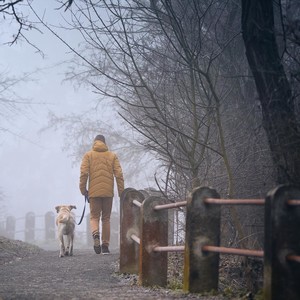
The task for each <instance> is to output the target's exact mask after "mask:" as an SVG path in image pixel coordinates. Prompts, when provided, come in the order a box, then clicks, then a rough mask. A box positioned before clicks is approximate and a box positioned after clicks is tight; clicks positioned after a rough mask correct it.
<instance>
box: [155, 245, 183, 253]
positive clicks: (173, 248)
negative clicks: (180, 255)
mask: <svg viewBox="0 0 300 300" xmlns="http://www.w3.org/2000/svg"><path fill="white" fill-rule="evenodd" d="M184 248H185V247H184V246H164V247H162V246H156V247H154V248H153V251H154V252H184Z"/></svg>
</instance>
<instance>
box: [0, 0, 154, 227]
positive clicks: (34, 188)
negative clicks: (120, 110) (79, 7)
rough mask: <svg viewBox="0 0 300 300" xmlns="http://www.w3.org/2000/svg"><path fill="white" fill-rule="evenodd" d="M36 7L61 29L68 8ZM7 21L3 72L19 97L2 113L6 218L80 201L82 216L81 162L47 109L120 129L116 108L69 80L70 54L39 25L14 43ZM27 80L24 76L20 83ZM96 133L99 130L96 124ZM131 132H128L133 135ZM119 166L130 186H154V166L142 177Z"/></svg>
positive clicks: (0, 180)
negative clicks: (53, 125)
mask: <svg viewBox="0 0 300 300" xmlns="http://www.w3.org/2000/svg"><path fill="white" fill-rule="evenodd" d="M33 5H34V9H35V10H36V12H37V13H38V14H39V15H40V16H44V18H45V19H46V20H47V22H48V23H49V24H50V23H51V24H52V25H57V26H58V25H59V24H60V22H62V21H63V18H64V17H66V13H64V12H63V10H57V8H58V7H59V6H58V3H56V1H43V2H41V1H37V2H36V3H33ZM24 11H25V14H26V13H27V14H28V15H29V16H30V17H29V18H30V19H31V20H36V18H35V17H34V15H33V13H32V12H30V10H28V8H26V7H25V6H24ZM36 21H37V20H36ZM3 24H4V25H3V26H1V34H0V41H1V42H0V56H1V58H2V59H1V70H5V71H4V72H5V75H7V76H9V77H12V78H15V81H16V82H15V83H14V84H13V87H12V90H13V93H14V94H15V95H16V97H17V98H22V100H20V104H19V105H18V107H17V108H16V109H14V108H11V109H10V108H9V109H8V111H7V112H5V114H6V117H5V118H3V119H2V123H1V128H2V134H1V138H0V157H1V172H0V189H1V191H2V193H3V194H2V198H3V203H2V208H1V210H2V214H1V219H2V220H1V221H2V222H3V221H4V220H5V218H6V217H7V216H10V215H13V216H15V217H16V218H20V217H24V216H25V214H26V213H27V212H34V213H35V214H36V215H43V214H45V213H46V212H48V211H53V212H54V211H55V210H54V207H55V206H56V205H59V204H74V205H76V206H77V210H76V215H77V216H81V213H82V209H83V205H84V197H83V196H82V195H81V194H80V191H79V171H80V170H79V168H80V161H78V159H76V157H74V155H72V153H71V151H70V150H69V149H66V147H65V142H66V141H65V140H66V135H65V132H64V129H59V128H58V129H56V130H55V129H54V128H49V113H50V112H51V113H52V114H55V115H59V116H64V115H70V114H74V115H80V116H83V117H84V115H86V116H87V118H91V119H98V120H101V122H102V124H106V125H107V127H108V129H114V128H116V129H117V128H118V127H120V126H122V125H121V120H119V119H118V118H119V117H118V115H117V114H116V110H115V108H114V107H113V106H109V105H105V107H104V106H102V107H101V106H99V105H98V106H97V95H95V94H94V93H93V91H92V90H91V89H89V88H88V87H87V86H79V85H77V84H74V83H72V82H70V81H68V80H65V72H66V70H67V63H66V61H67V60H68V59H70V58H71V57H72V56H73V54H72V53H70V51H69V49H68V48H67V47H66V46H65V45H64V44H63V43H62V42H61V41H60V40H59V39H58V38H57V37H55V36H54V35H53V34H52V33H50V32H49V31H48V30H47V29H46V28H43V27H42V26H39V25H37V27H38V28H39V30H40V31H37V30H30V31H28V32H25V35H26V38H27V39H28V40H29V41H30V44H29V43H28V42H26V41H24V40H20V41H17V43H15V44H14V45H10V44H9V42H10V41H11V39H12V36H13V35H14V34H15V33H16V32H17V30H18V27H17V25H16V24H14V23H11V24H8V23H3ZM57 31H58V32H60V33H61V35H62V37H63V38H64V39H66V41H67V42H68V43H70V44H71V45H75V46H76V45H77V44H78V43H79V42H80V41H81V37H80V36H79V35H78V34H76V33H67V34H66V32H64V33H62V31H60V30H59V29H57ZM37 49H38V50H40V51H37ZM24 77H25V78H26V79H25V80H21V78H24ZM19 79H20V80H19ZM15 95H14V96H15ZM94 130H96V131H97V128H94ZM98 133H99V134H100V133H102V132H98ZM127 134H128V136H129V135H130V132H127ZM106 139H107V144H108V146H109V149H110V150H112V151H115V152H116V153H117V154H118V155H119V157H120V154H121V153H118V152H120V149H119V150H118V149H115V148H114V145H113V144H111V142H110V138H109V136H107V137H106ZM68 142H71V143H72V141H68ZM74 143H76V141H75V140H74ZM91 145H92V139H90V146H91ZM74 146H75V145H74ZM86 150H88V148H87V149H86ZM121 156H122V155H121ZM120 160H121V159H120ZM121 164H122V167H123V172H124V177H125V187H129V186H134V187H135V188H145V187H148V186H151V172H153V170H149V171H150V172H149V173H147V170H144V171H143V175H144V177H142V178H141V176H138V177H136V178H128V176H127V170H126V166H125V164H123V163H122V160H121ZM118 205H119V199H118V195H117V193H115V201H114V210H115V211H118ZM87 212H88V209H87ZM80 226H85V224H83V225H80Z"/></svg>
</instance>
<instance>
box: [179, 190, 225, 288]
mask: <svg viewBox="0 0 300 300" xmlns="http://www.w3.org/2000/svg"><path fill="white" fill-rule="evenodd" d="M205 198H220V196H219V194H218V193H217V192H216V191H215V190H213V189H210V188H208V187H202V188H197V189H195V190H194V192H193V194H192V197H191V198H190V199H189V200H188V203H187V216H186V242H185V257H184V259H185V263H184V282H183V289H184V290H185V291H189V292H191V293H203V292H210V291H211V290H217V289H218V281H219V254H218V253H205V252H202V250H201V248H202V246H204V245H213V246H219V244H220V219H221V213H220V212H221V209H220V206H219V205H209V204H204V202H203V201H204V199H205Z"/></svg>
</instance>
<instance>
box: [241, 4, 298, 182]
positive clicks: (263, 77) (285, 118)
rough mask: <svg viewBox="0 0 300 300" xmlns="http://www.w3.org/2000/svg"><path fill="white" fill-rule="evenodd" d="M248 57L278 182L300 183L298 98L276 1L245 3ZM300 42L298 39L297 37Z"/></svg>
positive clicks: (245, 36)
mask: <svg viewBox="0 0 300 300" xmlns="http://www.w3.org/2000/svg"><path fill="white" fill-rule="evenodd" d="M242 12H243V17H242V27H243V38H244V42H245V47H246V55H247V58H248V61H249V65H250V67H251V69H252V72H253V76H254V79H255V82H256V87H257V91H258V94H259V99H260V103H261V107H262V112H263V125H264V128H265V130H266V133H267V135H268V141H269V145H270V149H271V153H272V157H273V162H274V165H275V166H276V168H277V183H294V184H298V185H299V183H300V181H299V180H300V179H299V178H300V153H299V148H300V134H299V118H297V116H296V109H295V95H293V92H292V89H291V86H290V83H289V81H288V79H287V76H286V74H285V70H284V66H283V64H282V60H281V58H280V56H279V51H278V46H277V42H276V35H275V28H274V12H273V1H271V0H267V1H248V0H243V1H242ZM296 41H297V36H296Z"/></svg>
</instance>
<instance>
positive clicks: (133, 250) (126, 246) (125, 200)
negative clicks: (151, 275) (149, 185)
mask: <svg viewBox="0 0 300 300" xmlns="http://www.w3.org/2000/svg"><path fill="white" fill-rule="evenodd" d="M133 200H137V201H138V202H139V203H141V204H142V202H143V201H144V195H143V194H142V193H141V192H139V191H137V190H135V189H132V188H127V189H125V190H124V192H123V193H122V195H121V199H120V272H121V273H130V274H137V273H138V269H139V267H138V264H139V248H140V245H139V244H138V243H136V242H135V241H133V240H132V238H131V235H132V234H134V235H136V236H137V237H139V236H140V216H141V208H140V207H138V206H136V205H135V204H133Z"/></svg>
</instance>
